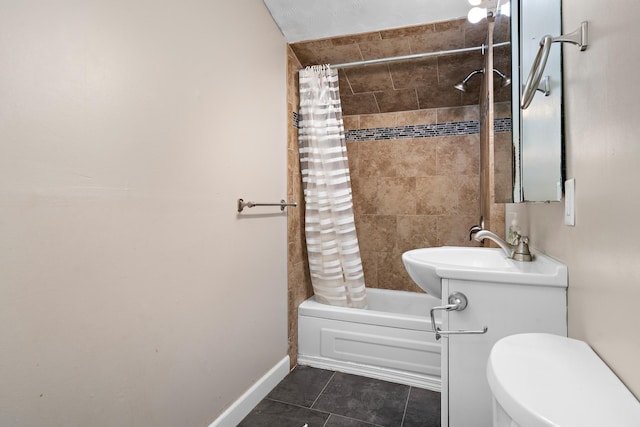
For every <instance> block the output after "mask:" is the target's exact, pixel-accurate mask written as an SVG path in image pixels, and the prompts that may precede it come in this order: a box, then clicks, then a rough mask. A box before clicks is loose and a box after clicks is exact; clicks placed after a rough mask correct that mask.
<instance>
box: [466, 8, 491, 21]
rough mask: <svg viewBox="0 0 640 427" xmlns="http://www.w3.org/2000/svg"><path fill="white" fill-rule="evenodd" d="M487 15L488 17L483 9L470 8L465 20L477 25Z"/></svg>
mask: <svg viewBox="0 0 640 427" xmlns="http://www.w3.org/2000/svg"><path fill="white" fill-rule="evenodd" d="M487 15H488V11H487V9H485V8H484V7H472V8H471V10H469V13H468V14H467V19H468V20H469V22H471V23H472V24H477V23H478V22H480V21H482V20H483V19H484V18H486V17H487Z"/></svg>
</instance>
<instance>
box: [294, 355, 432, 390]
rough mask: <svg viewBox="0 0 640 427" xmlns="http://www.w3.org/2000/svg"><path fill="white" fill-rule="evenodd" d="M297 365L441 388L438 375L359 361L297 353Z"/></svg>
mask: <svg viewBox="0 0 640 427" xmlns="http://www.w3.org/2000/svg"><path fill="white" fill-rule="evenodd" d="M298 365H303V366H311V367H312V368H320V369H329V370H331V371H338V372H344V373H346V374H353V375H360V376H363V377H367V378H375V379H378V380H383V381H390V382H394V383H398V384H405V385H409V386H412V387H418V388H424V389H427V390H432V391H437V392H440V391H441V389H442V385H441V381H440V377H432V376H428V375H421V374H413V373H410V372H403V371H396V370H395V369H388V368H381V367H378V366H371V365H364V364H361V363H352V362H345V361H342V360H336V359H329V358H326V357H321V356H309V355H304V354H298Z"/></svg>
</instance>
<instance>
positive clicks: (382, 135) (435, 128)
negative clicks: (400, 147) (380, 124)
mask: <svg viewBox="0 0 640 427" xmlns="http://www.w3.org/2000/svg"><path fill="white" fill-rule="evenodd" d="M494 130H495V132H511V118H503V119H497V120H494ZM478 133H480V122H479V121H477V120H470V121H464V122H449V123H438V124H429V125H412V126H396V127H388V128H372V129H355V130H349V131H346V132H345V136H346V140H347V141H352V142H354V141H377V140H386V139H403V138H433V137H437V136H458V135H474V134H478Z"/></svg>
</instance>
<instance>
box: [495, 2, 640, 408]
mask: <svg viewBox="0 0 640 427" xmlns="http://www.w3.org/2000/svg"><path fill="white" fill-rule="evenodd" d="M639 14H640V3H638V2H637V1H631V0H627V1H623V2H618V3H616V5H615V6H614V7H604V8H603V7H602V3H601V2H597V1H595V0H564V1H563V28H564V29H565V32H567V31H572V30H573V29H575V28H577V27H578V25H579V24H580V22H581V21H583V20H587V21H589V24H590V39H591V40H590V46H589V48H588V50H587V51H585V52H579V50H578V49H576V48H575V47H573V46H566V47H565V48H564V88H565V98H564V112H565V135H566V150H567V176H568V177H569V178H575V179H576V226H575V227H568V226H565V225H563V215H564V204H563V203H553V204H529V205H527V206H513V205H512V206H509V212H514V211H515V212H517V213H519V214H520V215H521V216H524V217H527V216H528V221H529V234H530V236H531V242H532V244H533V245H534V246H535V247H538V248H540V249H542V250H543V251H544V252H546V253H548V254H550V255H552V256H555V257H556V258H558V259H560V260H562V261H564V262H565V263H566V264H567V265H568V267H569V335H570V336H571V337H574V338H578V339H581V340H585V341H587V342H588V343H589V344H590V345H591V346H592V347H593V348H594V349H595V351H596V352H597V353H598V354H599V355H600V357H602V358H603V359H604V361H605V362H606V363H607V364H609V366H610V367H611V368H612V369H613V370H614V371H615V372H616V374H617V375H618V376H619V377H620V378H621V379H622V381H623V382H625V383H626V385H627V386H628V387H629V388H630V389H631V390H632V392H633V393H634V394H635V395H636V397H640V369H639V368H638V361H639V360H640V334H639V333H638V327H639V325H640V310H639V309H638V302H639V301H640V269H638V263H639V257H640V228H639V227H638V221H639V218H640V185H639V183H640V168H639V167H638V162H639V161H640V143H639V142H638V139H639V137H638V135H639V132H640V128H639V127H638V117H640V104H638V95H639V89H638V88H639V87H640V86H638V84H637V82H636V80H635V79H636V77H637V76H636V75H635V70H638V69H639V68H640V55H638V52H637V49H634V48H633V44H634V43H635V42H637V41H638V40H640V26H638V25H637V23H635V20H636V18H637V16H638V15H639ZM509 222H510V221H509V217H507V223H509Z"/></svg>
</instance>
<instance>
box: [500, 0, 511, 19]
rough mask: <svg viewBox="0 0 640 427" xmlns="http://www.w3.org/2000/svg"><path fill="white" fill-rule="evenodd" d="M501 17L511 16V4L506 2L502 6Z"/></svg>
mask: <svg viewBox="0 0 640 427" xmlns="http://www.w3.org/2000/svg"><path fill="white" fill-rule="evenodd" d="M500 15H505V16H511V3H510V2H508V1H506V2H504V3H502V4H501V5H500Z"/></svg>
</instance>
